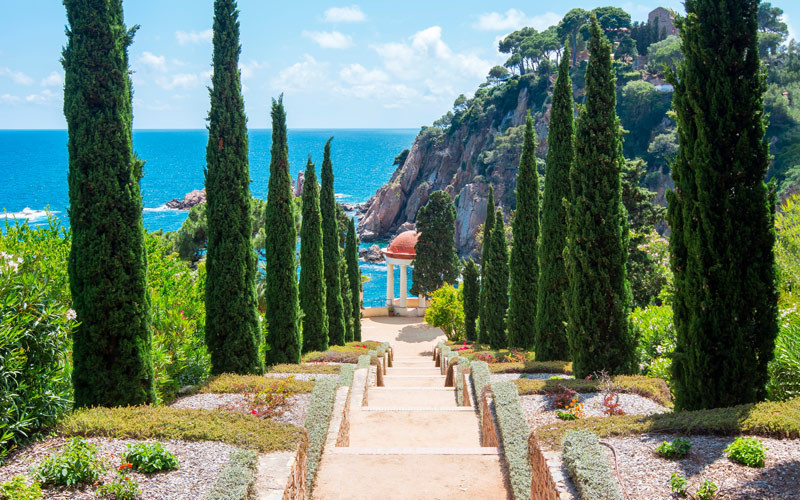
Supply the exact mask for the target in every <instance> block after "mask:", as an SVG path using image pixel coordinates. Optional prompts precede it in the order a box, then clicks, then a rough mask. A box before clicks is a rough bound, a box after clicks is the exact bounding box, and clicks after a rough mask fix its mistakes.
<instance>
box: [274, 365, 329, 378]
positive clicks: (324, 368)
mask: <svg viewBox="0 0 800 500" xmlns="http://www.w3.org/2000/svg"><path fill="white" fill-rule="evenodd" d="M270 373H320V374H326V375H335V374H337V373H339V365H324V364H319V363H300V364H299V365H295V364H288V363H285V364H282V365H275V366H273V367H271V368H270V369H269V370H267V375H269V374H270Z"/></svg>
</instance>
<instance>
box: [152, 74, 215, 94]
mask: <svg viewBox="0 0 800 500" xmlns="http://www.w3.org/2000/svg"><path fill="white" fill-rule="evenodd" d="M202 76H203V75H197V74H195V73H178V74H175V75H171V76H166V77H165V76H161V77H158V78H156V83H157V84H158V86H159V87H161V88H163V89H166V90H172V89H175V88H183V89H187V88H190V87H195V86H197V85H199V84H200V81H201V78H202Z"/></svg>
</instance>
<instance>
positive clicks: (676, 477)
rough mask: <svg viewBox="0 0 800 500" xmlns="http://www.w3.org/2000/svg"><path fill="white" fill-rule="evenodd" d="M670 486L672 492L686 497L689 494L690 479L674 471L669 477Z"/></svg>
mask: <svg viewBox="0 0 800 500" xmlns="http://www.w3.org/2000/svg"><path fill="white" fill-rule="evenodd" d="M669 487H670V489H671V490H672V493H674V494H676V495H678V496H680V497H685V496H686V495H687V494H688V491H687V488H688V487H689V481H687V480H686V477H685V476H682V475H680V474H678V473H677V472H673V473H672V475H671V476H670V478H669Z"/></svg>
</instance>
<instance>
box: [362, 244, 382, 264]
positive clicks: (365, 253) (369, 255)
mask: <svg viewBox="0 0 800 500" xmlns="http://www.w3.org/2000/svg"><path fill="white" fill-rule="evenodd" d="M358 258H359V259H361V260H363V261H365V262H383V260H384V257H383V252H381V248H380V247H379V246H378V245H372V246H370V247H369V248H362V249H361V250H359V251H358Z"/></svg>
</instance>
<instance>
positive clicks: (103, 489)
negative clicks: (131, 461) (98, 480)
mask: <svg viewBox="0 0 800 500" xmlns="http://www.w3.org/2000/svg"><path fill="white" fill-rule="evenodd" d="M95 494H96V495H97V496H98V497H100V498H108V499H111V500H133V499H134V498H139V495H141V494H142V490H140V489H139V483H138V482H136V480H135V479H131V478H130V477H128V476H125V475H124V474H117V476H116V477H115V478H114V480H113V481H111V482H110V483H107V484H104V485H102V486H100V487H98V488H97V489H96V490H95Z"/></svg>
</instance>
